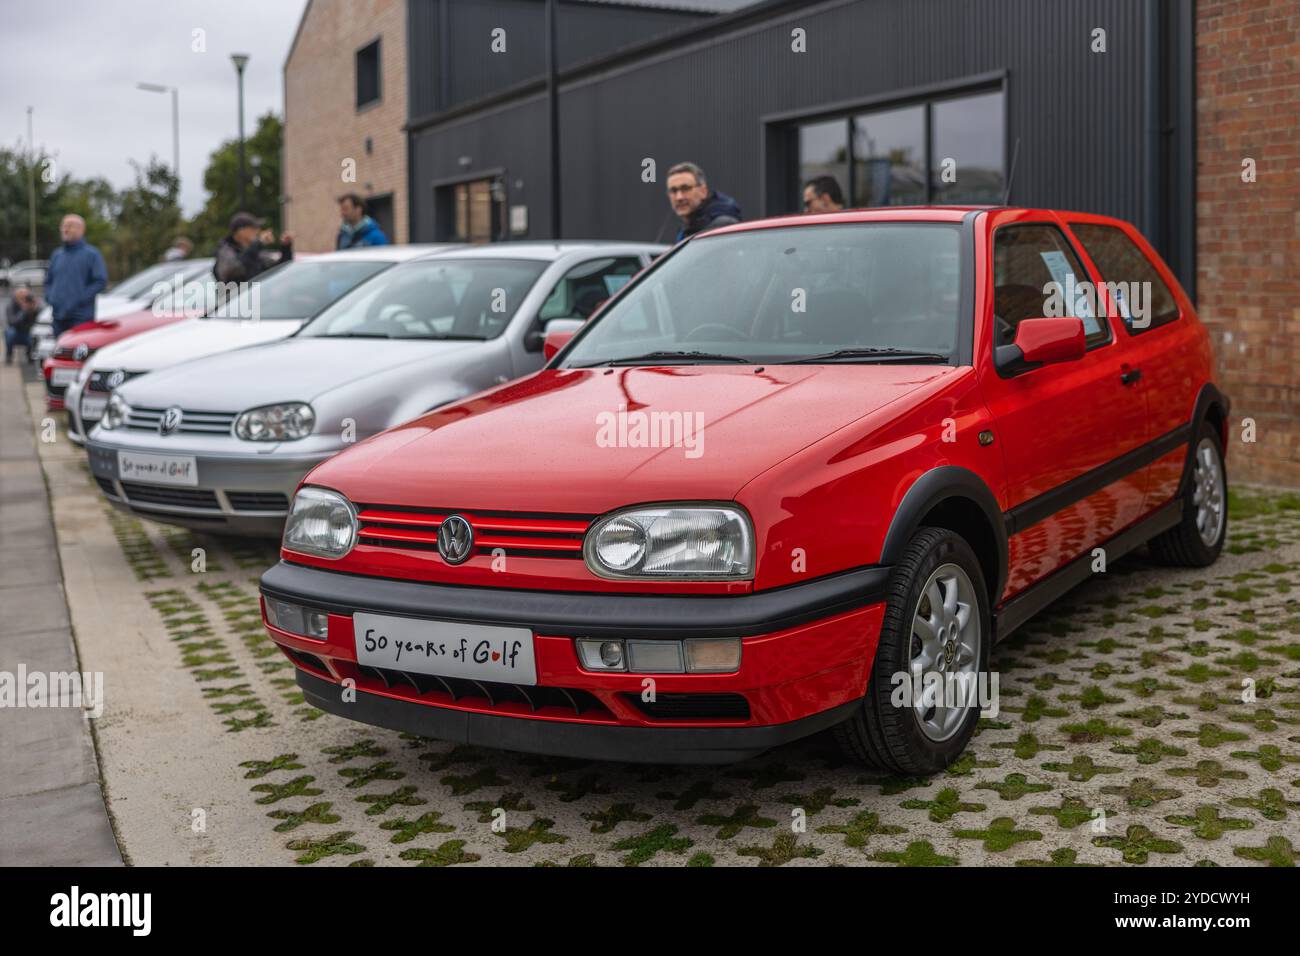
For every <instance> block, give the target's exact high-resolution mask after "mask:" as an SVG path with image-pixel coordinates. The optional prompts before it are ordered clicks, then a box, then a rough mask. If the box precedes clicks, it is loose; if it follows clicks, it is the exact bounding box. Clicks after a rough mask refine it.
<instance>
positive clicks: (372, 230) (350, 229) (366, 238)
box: [334, 216, 388, 249]
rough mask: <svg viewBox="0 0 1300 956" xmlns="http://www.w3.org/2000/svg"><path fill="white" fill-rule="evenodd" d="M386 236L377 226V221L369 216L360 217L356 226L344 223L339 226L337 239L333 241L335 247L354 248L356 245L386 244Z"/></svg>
mask: <svg viewBox="0 0 1300 956" xmlns="http://www.w3.org/2000/svg"><path fill="white" fill-rule="evenodd" d="M386 245H388V237H387V236H386V235H384V230H382V229H380V228H379V223H377V222H375V221H374V220H373V219H371V218H370V217H369V216H366V218H364V219H362V220H361V221H360V222H359V223H357V224H356V226H349V225H348V224H347V223H344V224H343V225H342V226H340V227H339V235H338V239H336V240H335V241H334V248H335V249H355V248H356V247H357V246H386Z"/></svg>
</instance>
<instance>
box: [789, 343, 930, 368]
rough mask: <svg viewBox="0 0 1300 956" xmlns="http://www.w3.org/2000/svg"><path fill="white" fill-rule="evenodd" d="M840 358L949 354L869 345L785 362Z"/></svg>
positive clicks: (812, 363)
mask: <svg viewBox="0 0 1300 956" xmlns="http://www.w3.org/2000/svg"><path fill="white" fill-rule="evenodd" d="M839 359H880V360H888V359H922V360H924V361H929V362H946V361H948V356H947V355H942V354H940V353H939V352H919V351H916V350H914V349H895V348H872V347H867V348H851V349H836V350H835V351H834V352H824V353H822V354H821V355H805V356H803V357H802V358H794V359H790V360H789V361H788V362H785V363H784V364H786V365H815V364H817V363H820V362H834V361H838V360H839ZM773 364H776V363H773Z"/></svg>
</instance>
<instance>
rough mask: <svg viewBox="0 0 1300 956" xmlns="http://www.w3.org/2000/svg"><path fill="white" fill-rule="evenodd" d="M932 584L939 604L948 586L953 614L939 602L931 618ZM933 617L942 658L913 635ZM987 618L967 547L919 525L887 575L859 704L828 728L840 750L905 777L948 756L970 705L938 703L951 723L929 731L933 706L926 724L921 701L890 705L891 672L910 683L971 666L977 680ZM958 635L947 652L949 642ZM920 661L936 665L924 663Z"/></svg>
mask: <svg viewBox="0 0 1300 956" xmlns="http://www.w3.org/2000/svg"><path fill="white" fill-rule="evenodd" d="M935 584H937V585H938V588H939V591H938V594H940V595H942V596H943V597H944V598H945V601H944V602H943V603H944V604H946V603H947V600H946V599H947V597H948V595H949V593H950V592H954V588H955V596H954V603H955V605H956V607H957V609H958V612H957V614H956V615H949V614H948V613H947V610H946V608H945V609H944V610H943V611H940V612H938V616H937V617H936V608H935V606H934V605H935V602H934V601H933V600H932V599H931V596H930V595H931V594H933V593H935V592H933V591H931V587H932V585H935ZM927 592H929V593H927ZM963 606H964V607H965V608H966V610H967V619H966V623H965V624H964V625H962V624H960V609H961V608H962V607H963ZM971 616H973V617H974V620H973V621H972V620H971V619H970V617H971ZM936 620H938V621H939V625H940V626H939V630H941V631H944V632H945V633H946V634H947V635H948V636H947V639H946V640H944V639H943V638H942V637H940V638H939V639H938V641H937V646H938V647H939V648H941V649H942V650H941V651H940V656H941V657H942V660H939V658H938V657H936V656H935V654H934V653H927V646H928V647H929V649H930V651H933V650H934V648H935V646H936V640H935V638H934V637H933V636H932V637H930V638H929V639H928V640H927V639H924V638H923V637H922V636H921V634H923V633H926V632H929V633H930V634H931V635H933V632H934V622H935V621H936ZM991 620H992V617H991V614H990V610H989V597H988V588H987V586H986V584H985V581H984V575H983V572H982V571H981V569H980V563H979V559H978V558H976V556H975V552H974V550H973V549H972V548H971V546H970V545H969V544H968V543H967V542H966V540H965V539H964V538H962V537H961V536H960V535H958V534H956V533H955V532H953V531H949V530H948V529H946V528H922V529H920V530H919V531H918V532H917V533H916V535H915V536H914V537H913V538H912V540H911V541H910V542H909V543H908V545H907V549H906V550H905V551H904V553H903V557H902V560H900V561H899V563H898V564H897V565H895V567H894V569H893V572H892V574H891V575H890V578H889V583H888V585H887V599H886V603H885V614H884V620H883V622H882V624H881V629H880V640H879V643H878V644H877V647H876V656H875V660H874V661H873V663H872V668H871V676H870V677H869V678H868V679H867V691H866V695H865V697H864V699H863V703H862V707H861V708H859V709H858V711H857V712H856V713H855V714H854V715H853V716H852V717H850V718H849V719H848V720H846V721H845V722H844V723H842V724H839V725H838V726H837V727H835V728H834V735H835V738H836V740H837V742H838V743H839V745H840V747H841V749H843V750H844V752H845V753H846V754H847V755H848V756H849V757H850V758H851V759H853V760H857V761H860V762H862V763H864V764H866V765H868V766H870V767H874V768H877V769H880V770H886V771H888V772H890V773H895V774H903V775H906V776H925V775H928V774H932V773H936V772H938V771H941V770H943V769H944V768H945V767H947V766H948V765H949V764H951V763H952V762H953V761H954V760H956V759H957V757H958V756H959V755H960V754H961V752H962V751H963V750H964V749H965V748H966V744H967V742H968V741H969V740H970V737H971V735H972V734H973V733H974V732H975V724H976V721H977V720H978V719H979V706H978V704H976V705H975V706H973V707H967V708H963V709H958V708H944V714H945V717H946V720H947V721H948V722H949V723H951V724H952V727H951V729H950V730H949V731H948V732H947V733H946V734H945V733H943V732H942V731H939V732H936V729H937V728H936V726H935V725H936V723H937V722H938V720H939V712H938V710H937V709H932V710H930V711H929V713H933V714H934V715H935V717H934V718H933V719H931V720H930V721H929V722H927V721H926V719H925V713H924V712H923V708H922V707H920V706H911V705H909V704H905V705H903V706H897V705H896V704H895V702H894V700H893V698H894V695H895V693H896V688H900V685H901V684H904V683H906V682H902V681H899V680H898V679H897V678H896V677H895V675H898V674H900V673H903V674H909V675H911V677H912V678H913V681H915V679H916V676H917V674H918V673H921V674H923V673H926V672H929V671H935V670H937V671H939V672H941V673H942V672H943V671H944V670H945V669H946V670H953V669H958V670H961V671H963V672H970V671H973V672H974V675H975V676H976V677H977V678H978V676H979V675H982V674H985V673H986V672H987V664H988V655H989V646H990V644H991V643H992V635H993V629H992V626H991V623H990V622H991ZM945 621H946V622H947V623H945ZM954 625H958V626H960V632H959V633H958V634H957V635H956V636H954V635H953V632H952V631H951V628H952V626H954ZM972 626H973V630H971V627H972ZM972 636H973V637H974V639H975V647H974V648H971V647H969V644H970V640H971V638H972ZM958 641H959V643H958V648H957V650H956V651H954V650H953V647H952V645H953V643H955V642H958ZM927 660H928V661H931V662H933V663H938V664H939V666H938V667H930V668H927V667H926V663H925V662H926V661H927ZM958 662H960V664H959V663H958ZM923 726H924V727H925V728H926V729H923Z"/></svg>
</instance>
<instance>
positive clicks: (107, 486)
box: [95, 475, 117, 498]
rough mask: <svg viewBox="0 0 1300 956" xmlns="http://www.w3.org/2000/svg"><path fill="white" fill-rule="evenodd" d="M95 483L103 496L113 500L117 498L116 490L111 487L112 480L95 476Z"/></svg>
mask: <svg viewBox="0 0 1300 956" xmlns="http://www.w3.org/2000/svg"><path fill="white" fill-rule="evenodd" d="M95 483H96V484H97V485H99V490H100V491H102V492H103V493H104V494H106V495H111V496H112V497H114V498H116V497H117V489H116V488H114V487H113V479H111V478H101V477H100V476H99V475H96V476H95Z"/></svg>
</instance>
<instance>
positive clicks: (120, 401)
mask: <svg viewBox="0 0 1300 956" xmlns="http://www.w3.org/2000/svg"><path fill="white" fill-rule="evenodd" d="M129 414H131V406H129V405H127V403H126V400H125V399H124V398H122V396H121V395H119V394H117V392H114V393H113V394H112V395H110V396H108V404H107V405H105V406H104V416H103V417H102V418H101V419H100V420H99V427H100V428H105V429H108V430H110V431H111V430H112V429H114V428H121V427H122V426H123V425H124V424H126V416H127V415H129Z"/></svg>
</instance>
